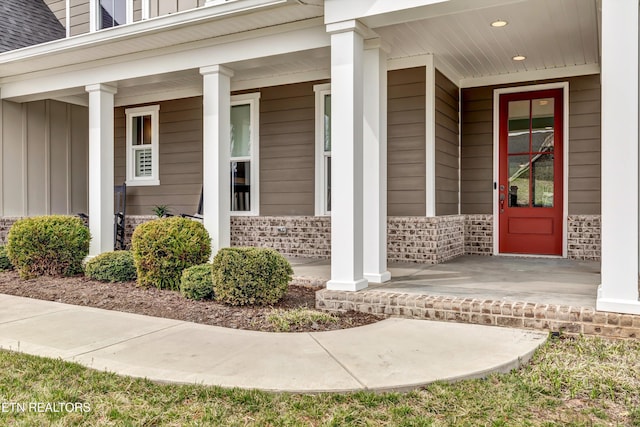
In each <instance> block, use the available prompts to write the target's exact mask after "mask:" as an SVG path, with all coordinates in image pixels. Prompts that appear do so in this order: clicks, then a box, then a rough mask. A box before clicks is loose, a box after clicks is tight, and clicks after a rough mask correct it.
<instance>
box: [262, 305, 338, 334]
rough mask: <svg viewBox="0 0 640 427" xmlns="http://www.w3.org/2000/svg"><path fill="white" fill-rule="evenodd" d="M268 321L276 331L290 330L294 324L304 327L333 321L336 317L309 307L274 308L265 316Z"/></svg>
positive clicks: (335, 320) (293, 327)
mask: <svg viewBox="0 0 640 427" xmlns="http://www.w3.org/2000/svg"><path fill="white" fill-rule="evenodd" d="M267 320H268V321H269V323H271V324H272V325H273V327H274V328H275V330H276V331H277V332H290V331H291V330H293V329H295V327H296V326H299V327H306V326H312V325H313V324H314V323H315V324H324V325H326V324H329V323H335V322H337V321H338V319H337V318H336V317H335V316H333V315H332V314H330V313H325V312H322V311H317V310H312V309H309V308H304V307H300V308H294V309H291V310H281V309H274V310H272V311H271V313H269V316H267Z"/></svg>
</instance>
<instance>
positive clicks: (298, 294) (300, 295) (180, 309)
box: [0, 271, 380, 332]
mask: <svg viewBox="0 0 640 427" xmlns="http://www.w3.org/2000/svg"><path fill="white" fill-rule="evenodd" d="M0 293H2V294H8V295H15V296H21V297H27V298H35V299H41V300H48V301H56V302H61V303H66V304H74V305H82V306H88V307H97V308H103V309H106V310H115V311H124V312H128V313H136V314H144V315H147V316H155V317H164V318H168V319H175V320H184V321H187V322H195V323H202V324H205V325H214V326H223V327H226V328H234V329H249V330H254V331H267V332H272V331H274V328H273V326H272V325H271V324H270V322H268V321H267V316H268V315H269V314H270V313H271V312H272V310H273V309H274V308H276V309H285V310H286V309H293V308H298V307H307V308H314V307H315V289H312V288H308V287H301V286H289V291H288V293H287V295H286V296H285V298H284V299H283V300H282V301H280V302H279V303H278V304H275V305H273V306H269V307H231V306H227V305H224V304H219V303H216V302H213V301H193V300H189V299H186V298H184V297H183V296H182V295H180V293H179V292H176V291H167V290H159V289H156V288H142V287H139V286H137V285H136V283H135V282H126V283H104V282H99V281H95V280H91V279H87V278H86V277H83V276H77V277H64V278H58V277H39V278H36V279H31V280H22V279H20V277H19V275H18V273H17V272H15V271H7V272H0ZM336 317H337V318H338V320H337V322H335V323H329V324H326V325H325V324H312V325H309V326H305V327H300V328H296V329H295V330H293V331H292V332H316V331H327V330H336V329H345V328H353V327H356V326H363V325H367V324H370V323H374V322H377V321H379V320H380V317H377V316H374V315H371V314H367V313H359V312H353V311H351V312H347V313H341V314H336Z"/></svg>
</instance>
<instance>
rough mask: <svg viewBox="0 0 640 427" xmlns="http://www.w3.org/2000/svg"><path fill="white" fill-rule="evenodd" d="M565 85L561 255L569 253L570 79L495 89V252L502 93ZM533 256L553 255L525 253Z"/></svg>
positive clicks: (495, 247)
mask: <svg viewBox="0 0 640 427" xmlns="http://www.w3.org/2000/svg"><path fill="white" fill-rule="evenodd" d="M549 89H562V91H563V105H562V114H563V120H562V128H563V129H562V137H563V141H562V172H563V173H562V224H563V226H562V227H563V230H562V258H566V257H567V235H568V230H567V225H568V224H567V223H568V216H569V82H557V83H546V84H538V85H528V86H518V87H508V88H500V89H495V90H494V91H493V255H508V254H500V220H499V219H500V218H499V212H498V189H497V185H498V182H499V178H500V176H499V175H498V173H499V166H500V95H502V94H505V93H520V92H534V91H539V90H549ZM518 256H533V257H552V258H557V257H556V256H549V255H546V256H545V255H522V254H518Z"/></svg>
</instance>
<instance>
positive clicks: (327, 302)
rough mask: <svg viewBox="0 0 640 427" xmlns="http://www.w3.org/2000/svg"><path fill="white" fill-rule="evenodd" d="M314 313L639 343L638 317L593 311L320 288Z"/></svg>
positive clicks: (513, 302) (523, 303)
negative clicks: (351, 312)
mask: <svg viewBox="0 0 640 427" xmlns="http://www.w3.org/2000/svg"><path fill="white" fill-rule="evenodd" d="M316 308H318V309H321V310H326V311H348V310H354V311H361V312H364V313H372V314H377V315H383V316H398V317H405V318H410V319H424V320H438V321H446V322H458V323H472V324H479V325H494V326H506V327H513V328H524V329H535V330H542V331H549V332H562V333H567V334H584V335H600V336H603V337H612V338H640V315H630V314H619V313H611V312H603V311H596V310H595V309H594V308H593V307H573V306H569V305H555V304H535V303H530V302H521V301H494V300H482V299H472V298H457V297H446V296H433V295H423V294H421V295H416V294H405V293H392V292H381V291H375V290H363V291H358V292H346V291H334V290H327V289H322V290H319V291H318V292H316Z"/></svg>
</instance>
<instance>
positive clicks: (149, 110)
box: [125, 105, 160, 187]
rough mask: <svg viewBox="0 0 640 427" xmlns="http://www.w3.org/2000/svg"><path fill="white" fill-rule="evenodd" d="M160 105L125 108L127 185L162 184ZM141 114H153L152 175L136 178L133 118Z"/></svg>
mask: <svg viewBox="0 0 640 427" xmlns="http://www.w3.org/2000/svg"><path fill="white" fill-rule="evenodd" d="M159 111H160V106H159V105H148V106H145V107H136V108H127V109H126V110H125V115H126V117H127V119H126V133H127V153H126V157H127V174H126V184H127V186H131V187H135V186H144V185H160V172H159V169H160V168H159V161H160V153H159V151H160V132H159V122H160V121H159V119H158V116H159ZM140 116H151V177H149V178H136V176H135V158H134V156H133V134H132V133H131V131H132V129H133V122H132V121H133V118H134V117H140Z"/></svg>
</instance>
